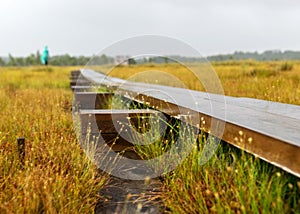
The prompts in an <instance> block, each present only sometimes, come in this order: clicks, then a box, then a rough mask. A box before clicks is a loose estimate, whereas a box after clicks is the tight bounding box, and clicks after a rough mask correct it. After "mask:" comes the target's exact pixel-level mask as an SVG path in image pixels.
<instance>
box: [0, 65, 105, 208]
mask: <svg viewBox="0 0 300 214" xmlns="http://www.w3.org/2000/svg"><path fill="white" fill-rule="evenodd" d="M73 69H74V68H70V67H64V68H60V67H48V68H45V67H28V68H5V69H1V68H0V118H1V119H0V166H1V167H0V213H44V212H47V213H91V212H93V209H94V205H95V203H96V201H97V200H98V199H99V195H98V191H99V189H100V188H101V187H102V186H103V184H104V183H105V182H106V179H107V178H106V177H105V176H104V175H100V174H99V173H98V172H97V170H96V168H95V167H94V166H93V164H92V163H91V162H90V161H89V159H88V158H87V157H86V155H85V154H84V153H83V151H82V150H81V148H80V146H79V144H78V143H77V140H76V136H75V133H74V130H73V122H72V114H71V106H72V99H73V95H72V92H71V90H70V89H69V74H70V71H71V70H73ZM17 137H25V138H26V146H25V151H26V156H25V166H24V167H22V165H21V163H20V161H19V158H18V150H17Z"/></svg>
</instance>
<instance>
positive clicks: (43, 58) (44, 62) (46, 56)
mask: <svg viewBox="0 0 300 214" xmlns="http://www.w3.org/2000/svg"><path fill="white" fill-rule="evenodd" d="M48 58H49V50H48V47H47V46H46V47H45V48H44V51H43V54H42V56H41V61H42V63H43V64H46V62H47V61H48Z"/></svg>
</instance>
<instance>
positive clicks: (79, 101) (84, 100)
mask: <svg viewBox="0 0 300 214" xmlns="http://www.w3.org/2000/svg"><path fill="white" fill-rule="evenodd" d="M113 96H114V93H109V92H105V93H100V92H75V94H74V97H75V102H76V103H75V105H77V106H78V108H79V109H107V108H109V106H110V105H111V101H112V99H113Z"/></svg>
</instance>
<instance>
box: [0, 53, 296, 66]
mask: <svg viewBox="0 0 300 214" xmlns="http://www.w3.org/2000/svg"><path fill="white" fill-rule="evenodd" d="M91 59H92V61H90V60H91ZM206 59H207V60H208V61H228V60H248V59H252V60H257V61H272V60H300V51H284V52H282V51H277V50H275V51H274V50H273V51H265V52H263V53H258V52H241V51H236V52H234V53H233V54H219V55H214V56H208V57H206ZM175 61H179V62H203V61H205V58H199V57H185V56H179V55H176V56H166V57H151V58H143V59H133V58H129V59H128V62H129V63H128V64H144V63H155V64H160V63H172V62H175ZM87 63H91V64H93V65H103V64H112V63H114V57H111V56H107V55H104V54H103V55H101V56H91V57H89V56H70V55H69V54H64V55H56V56H51V57H50V59H49V65H54V66H76V65H79V66H84V65H86V64H87ZM32 65H41V54H40V52H39V51H37V52H36V53H35V54H30V55H29V56H27V57H13V56H12V55H11V54H9V56H8V58H1V57H0V66H32Z"/></svg>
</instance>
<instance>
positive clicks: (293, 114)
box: [79, 70, 300, 177]
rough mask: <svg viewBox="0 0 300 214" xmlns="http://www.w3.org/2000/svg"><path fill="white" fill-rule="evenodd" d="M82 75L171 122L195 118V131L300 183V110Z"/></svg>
mask: <svg viewBox="0 0 300 214" xmlns="http://www.w3.org/2000/svg"><path fill="white" fill-rule="evenodd" d="M81 75H82V76H83V77H84V78H85V79H86V80H88V81H89V82H91V83H92V84H94V85H101V86H104V87H106V88H108V89H109V90H111V91H114V93H118V94H120V95H122V96H125V97H127V98H128V99H132V100H134V101H137V102H140V103H144V104H145V103H146V104H147V105H149V106H150V107H152V108H154V109H156V110H159V111H162V112H164V113H166V114H169V115H171V116H176V115H180V114H181V115H182V114H183V115H192V116H193V118H194V119H192V120H191V121H190V123H191V124H192V125H193V126H195V127H198V126H200V125H201V127H202V128H203V129H205V130H208V131H210V133H211V134H213V135H215V136H217V137H219V138H220V139H222V140H223V141H225V142H228V143H230V144H232V145H234V146H236V147H238V148H241V149H244V150H246V151H247V152H249V153H252V154H253V155H256V156H258V157H259V158H261V159H263V160H265V161H267V162H269V163H271V164H273V165H275V166H278V167H280V168H282V169H284V170H286V171H288V172H290V173H292V174H294V175H296V176H298V177H300V106H296V105H289V104H282V103H276V102H270V101H263V100H257V99H250V98H235V97H228V96H221V95H216V94H208V93H205V92H199V91H193V90H186V89H181V88H174V87H169V86H162V85H154V84H145V83H137V82H126V81H125V80H122V79H118V78H112V77H108V76H106V75H104V74H101V73H97V72H95V71H92V70H81ZM79 83H80V85H81V84H82V83H84V81H80V82H79ZM196 116H197V117H196ZM200 118H201V120H200ZM203 121H205V123H203Z"/></svg>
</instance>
